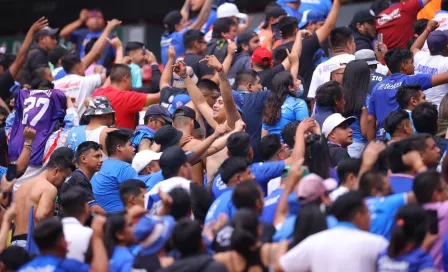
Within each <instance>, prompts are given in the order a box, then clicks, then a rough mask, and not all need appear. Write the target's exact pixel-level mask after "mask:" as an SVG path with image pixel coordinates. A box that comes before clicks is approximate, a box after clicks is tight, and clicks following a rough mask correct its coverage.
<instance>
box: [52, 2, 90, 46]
mask: <svg viewBox="0 0 448 272" xmlns="http://www.w3.org/2000/svg"><path fill="white" fill-rule="evenodd" d="M88 18H89V11H88V10H87V9H83V10H81V12H80V13H79V18H78V19H77V20H76V21H74V22H72V23H70V24H68V25H66V26H64V28H63V29H62V30H61V33H60V34H59V36H61V37H62V38H64V40H66V41H69V40H70V35H71V34H72V33H73V32H74V31H75V30H77V29H78V28H80V27H81V26H82V25H83V24H84V23H85V22H86V21H87V19H88Z"/></svg>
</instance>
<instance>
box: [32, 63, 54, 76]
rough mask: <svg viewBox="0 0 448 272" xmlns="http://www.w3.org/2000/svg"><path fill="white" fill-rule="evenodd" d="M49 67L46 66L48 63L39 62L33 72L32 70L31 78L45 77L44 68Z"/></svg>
mask: <svg viewBox="0 0 448 272" xmlns="http://www.w3.org/2000/svg"><path fill="white" fill-rule="evenodd" d="M47 69H50V66H48V64H41V65H39V66H38V67H37V68H36V69H35V70H34V71H33V72H32V76H33V79H34V78H40V79H45V72H46V71H45V70H47Z"/></svg>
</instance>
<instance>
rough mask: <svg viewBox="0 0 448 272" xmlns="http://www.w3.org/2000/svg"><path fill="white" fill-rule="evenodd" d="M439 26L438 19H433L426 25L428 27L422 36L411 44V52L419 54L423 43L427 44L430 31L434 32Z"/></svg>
mask: <svg viewBox="0 0 448 272" xmlns="http://www.w3.org/2000/svg"><path fill="white" fill-rule="evenodd" d="M438 26H439V23H438V22H437V21H434V20H431V21H429V22H428V25H427V26H426V29H425V30H424V31H423V33H422V34H420V36H418V38H417V40H415V42H414V43H413V44H412V46H411V52H412V54H414V56H415V54H417V53H418V52H420V50H421V49H422V47H423V45H425V41H426V39H428V36H429V33H431V32H433V31H434V30H436V29H437V27H438Z"/></svg>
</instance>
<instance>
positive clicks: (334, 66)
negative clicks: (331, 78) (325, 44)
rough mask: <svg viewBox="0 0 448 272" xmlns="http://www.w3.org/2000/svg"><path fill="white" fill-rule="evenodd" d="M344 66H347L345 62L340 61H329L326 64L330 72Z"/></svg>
mask: <svg viewBox="0 0 448 272" xmlns="http://www.w3.org/2000/svg"><path fill="white" fill-rule="evenodd" d="M345 66H347V64H345V63H340V62H333V63H331V62H330V63H329V64H328V71H329V72H330V73H333V72H334V71H336V70H339V69H341V68H344V67H345Z"/></svg>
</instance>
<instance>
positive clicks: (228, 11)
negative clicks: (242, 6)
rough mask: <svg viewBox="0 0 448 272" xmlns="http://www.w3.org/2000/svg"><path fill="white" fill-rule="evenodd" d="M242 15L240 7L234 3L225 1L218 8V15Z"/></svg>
mask: <svg viewBox="0 0 448 272" xmlns="http://www.w3.org/2000/svg"><path fill="white" fill-rule="evenodd" d="M234 16H235V17H242V13H240V11H239V10H238V7H237V6H236V5H235V4H233V3H224V4H222V5H221V6H219V7H218V9H217V10H216V17H217V18H218V19H219V18H225V17H234Z"/></svg>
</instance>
